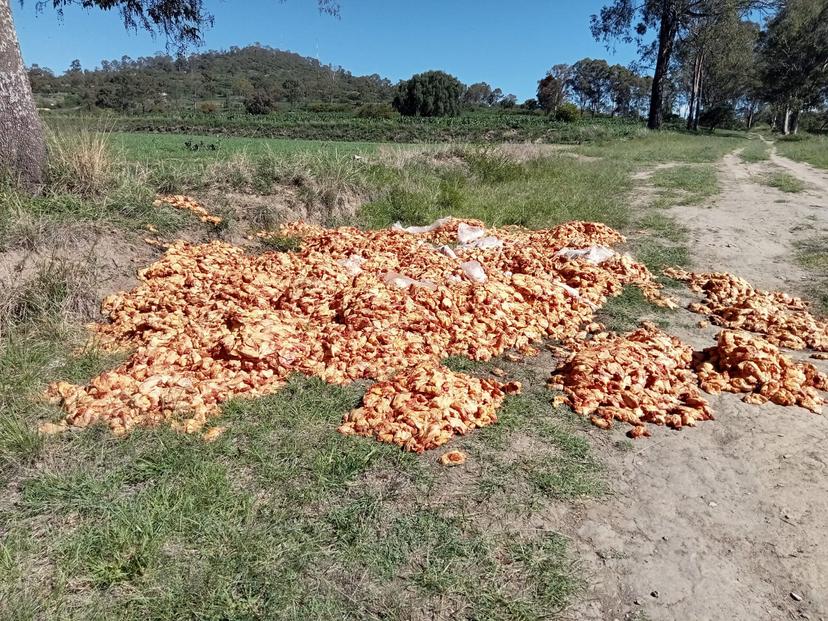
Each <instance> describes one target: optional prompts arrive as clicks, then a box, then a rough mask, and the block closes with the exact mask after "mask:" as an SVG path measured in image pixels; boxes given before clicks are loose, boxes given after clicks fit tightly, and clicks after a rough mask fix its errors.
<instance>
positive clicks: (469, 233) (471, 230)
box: [457, 222, 486, 244]
mask: <svg viewBox="0 0 828 621" xmlns="http://www.w3.org/2000/svg"><path fill="white" fill-rule="evenodd" d="M485 234H486V229H484V228H483V227H482V226H469V225H468V224H466V223H465V222H461V223H460V224H458V225H457V241H459V242H460V243H461V244H470V243H471V242H473V241H474V240H475V239H480V238H481V237H483V236H484V235H485Z"/></svg>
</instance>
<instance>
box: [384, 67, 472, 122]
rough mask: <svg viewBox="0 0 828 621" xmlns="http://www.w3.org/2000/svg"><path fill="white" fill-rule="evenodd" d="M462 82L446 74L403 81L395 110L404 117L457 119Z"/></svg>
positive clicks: (419, 75)
mask: <svg viewBox="0 0 828 621" xmlns="http://www.w3.org/2000/svg"><path fill="white" fill-rule="evenodd" d="M462 94H463V85H462V84H461V83H460V80H458V79H457V78H455V77H454V76H451V75H449V74H447V73H445V72H443V71H427V72H425V73H419V74H417V75H415V76H412V77H411V79H410V80H405V81H403V82H400V84H399V86H397V94H396V96H395V97H394V102H393V105H394V108H395V109H396V110H397V111H398V112H399V113H400V114H403V115H405V116H457V115H458V114H459V113H460V95H462Z"/></svg>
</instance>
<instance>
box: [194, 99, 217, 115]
mask: <svg viewBox="0 0 828 621" xmlns="http://www.w3.org/2000/svg"><path fill="white" fill-rule="evenodd" d="M198 109H199V110H201V111H202V112H203V113H204V114H213V113H214V112H215V111H216V110H218V105H216V102H214V101H202V102H201V105H200V106H199V107H198Z"/></svg>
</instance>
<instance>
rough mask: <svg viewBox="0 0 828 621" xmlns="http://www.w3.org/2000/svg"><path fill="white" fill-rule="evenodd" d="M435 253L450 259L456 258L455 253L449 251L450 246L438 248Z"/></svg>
mask: <svg viewBox="0 0 828 621" xmlns="http://www.w3.org/2000/svg"><path fill="white" fill-rule="evenodd" d="M437 252H439V253H440V254H444V255H446V256H447V257H448V258H450V259H456V258H457V253H456V252H454V250H452V249H451V246H440V247H439V248H437Z"/></svg>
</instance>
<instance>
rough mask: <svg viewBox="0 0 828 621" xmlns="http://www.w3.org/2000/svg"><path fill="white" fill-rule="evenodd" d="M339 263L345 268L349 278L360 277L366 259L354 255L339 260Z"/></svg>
mask: <svg viewBox="0 0 828 621" xmlns="http://www.w3.org/2000/svg"><path fill="white" fill-rule="evenodd" d="M337 263H338V264H339V265H341V266H342V267H344V268H345V271H346V272H348V275H349V276H358V275H359V274H361V273H362V264H363V263H365V257H362V256H360V255H358V254H352V255H351V256H350V257H348V258H347V259H339V260H338V261H337Z"/></svg>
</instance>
